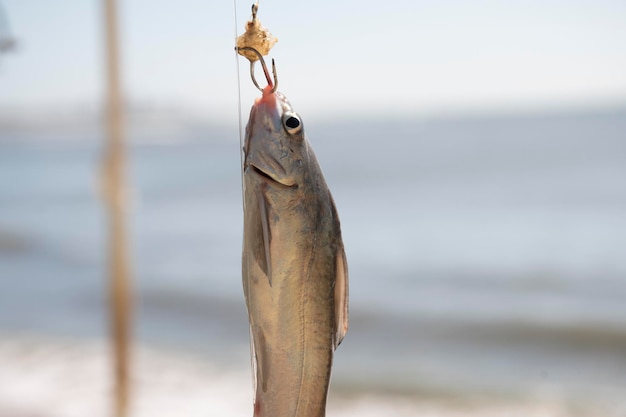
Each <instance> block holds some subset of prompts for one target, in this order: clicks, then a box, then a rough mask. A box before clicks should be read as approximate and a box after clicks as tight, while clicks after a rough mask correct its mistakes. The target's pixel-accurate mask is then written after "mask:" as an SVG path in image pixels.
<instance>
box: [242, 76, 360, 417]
mask: <svg viewBox="0 0 626 417" xmlns="http://www.w3.org/2000/svg"><path fill="white" fill-rule="evenodd" d="M271 87H272V86H271V85H269V86H268V87H266V88H265V89H264V90H263V94H262V97H259V98H257V99H256V100H255V103H254V105H253V106H252V109H251V111H250V118H249V120H248V124H247V126H246V133H245V142H244V146H243V148H244V149H243V151H244V155H243V167H242V168H243V203H244V233H243V235H244V238H243V259H242V276H243V288H244V295H245V299H246V306H247V310H248V318H249V322H250V342H251V356H252V369H253V371H252V372H253V380H254V391H255V395H254V417H323V416H325V414H326V398H327V394H328V388H329V383H330V376H331V367H332V362H333V355H334V352H335V349H336V348H337V346H338V345H339V344H340V343H341V341H342V340H343V338H344V336H345V334H346V332H347V330H348V265H347V261H346V255H345V250H344V245H343V241H342V236H341V226H340V222H339V216H338V214H337V209H336V207H335V203H334V201H333V198H332V195H331V193H330V191H329V189H328V186H327V184H326V181H325V179H324V176H323V174H322V170H321V168H320V166H319V163H318V161H317V158H316V156H315V153H314V152H313V149H312V148H311V145H310V143H309V141H308V138H307V136H306V135H305V132H304V126H303V123H302V119H301V118H300V116H299V115H298V114H297V113H296V112H295V111H294V110H293V108H292V106H291V104H290V102H289V100H288V99H287V98H286V97H285V96H284V95H283V94H282V93H280V92H278V91H275V88H271Z"/></svg>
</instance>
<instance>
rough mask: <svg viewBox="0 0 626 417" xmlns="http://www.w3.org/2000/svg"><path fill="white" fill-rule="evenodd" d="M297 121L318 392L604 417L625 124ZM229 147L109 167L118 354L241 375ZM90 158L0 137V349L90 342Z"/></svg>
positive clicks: (228, 141)
mask: <svg viewBox="0 0 626 417" xmlns="http://www.w3.org/2000/svg"><path fill="white" fill-rule="evenodd" d="M304 122H305V128H306V130H307V133H308V135H309V139H310V141H311V143H312V146H313V148H314V149H315V151H316V153H317V157H318V159H319V161H320V164H321V166H322V169H323V171H324V173H325V176H326V180H327V182H328V184H329V187H330V188H331V190H332V192H333V195H334V198H335V202H336V205H337V209H338V211H339V215H340V218H341V222H342V229H343V238H344V243H345V246H346V253H347V257H348V264H349V272H350V314H351V315H350V330H349V332H348V334H347V336H346V338H345V340H344V342H343V343H342V345H341V346H340V347H339V349H338V351H337V355H336V358H335V364H334V368H333V383H332V386H331V394H332V395H340V394H341V393H343V394H345V395H357V394H359V393H361V394H362V393H375V394H380V395H402V396H405V397H408V398H411V399H420V398H432V397H437V398H439V397H443V398H447V399H460V398H466V397H472V396H473V397H476V396H480V397H481V398H500V399H501V398H516V399H520V398H522V399H525V400H526V401H529V402H532V401H536V400H537V399H542V398H546V397H548V398H551V399H555V401H557V400H558V401H561V402H563V403H564V404H574V405H572V407H574V406H576V407H580V406H589V404H594V406H595V407H599V408H597V409H596V410H602V412H603V413H604V415H611V414H610V413H611V412H615V413H617V412H621V411H623V410H624V409H625V408H626V401H624V398H623V392H624V389H625V388H626V303H625V302H624V300H625V299H626V252H625V251H626V112H624V111H621V110H620V111H605V112H587V113H582V112H579V113H558V114H535V115H519V116H512V115H509V116H499V117H495V116H494V117H480V118H479V117H474V118H439V119H437V118H430V119H428V118H417V119H410V118H409V119H400V118H398V119H396V120H376V121H373V120H357V119H355V120H347V121H341V122H332V123H331V122H329V123H320V124H318V125H311V126H309V125H308V124H307V121H306V119H304ZM237 132H238V130H237V127H236V126H233V127H232V129H228V128H227V129H218V128H213V127H207V128H203V129H199V128H195V129H187V130H183V131H180V132H177V133H175V134H172V135H169V136H163V135H158V136H151V135H149V134H144V135H140V134H135V135H131V144H130V145H129V147H128V155H127V156H128V163H129V176H128V177H129V181H128V187H127V190H126V195H127V198H128V203H129V204H128V206H129V210H128V213H127V221H128V236H129V239H130V242H131V255H132V257H131V261H132V268H131V269H132V275H133V288H134V293H135V296H136V303H137V304H136V307H137V308H136V314H135V317H134V323H135V324H134V329H135V334H136V340H137V343H138V344H141V345H143V346H152V347H162V348H167V349H173V350H174V351H177V352H187V353H189V352H194V354H197V355H200V356H201V357H202V358H204V359H205V360H207V361H210V362H211V363H214V364H217V365H218V366H220V367H222V368H223V369H225V370H228V369H230V370H232V369H235V370H242V369H247V368H248V367H249V357H248V356H249V353H248V329H247V328H248V323H247V317H246V312H245V303H244V300H243V292H242V286H241V273H240V271H241V267H240V263H241V245H242V242H241V236H242V206H241V177H240V175H241V174H240V154H239V138H238V133H237ZM102 152H103V147H102V137H101V136H100V135H99V134H96V133H93V132H91V133H89V132H87V133H80V134H76V133H74V134H71V135H69V134H62V133H61V134H60V133H57V134H54V135H53V134H51V133H50V132H43V131H42V132H29V133H28V134H26V133H23V132H21V133H18V132H1V133H0V335H3V336H2V337H3V339H4V340H9V339H11V340H13V339H15V340H22V339H24V338H29V337H46V338H50V339H52V340H57V339H58V338H76V339H77V340H85V341H92V340H103V339H105V338H106V337H107V335H108V327H107V322H106V302H107V293H106V288H107V287H106V264H107V250H106V248H107V240H106V239H107V236H108V235H107V218H106V212H105V210H104V209H103V207H102V200H101V198H100V193H99V182H100V173H101V168H100V167H101V157H102ZM245 388H247V387H245ZM335 393H340V394H335ZM581 404H582V405H581ZM616 410H618V411H616ZM620 410H621V411H620ZM572 415H573V414H572ZM615 415H617V414H615Z"/></svg>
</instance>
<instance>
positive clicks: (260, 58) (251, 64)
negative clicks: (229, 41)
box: [235, 46, 278, 93]
mask: <svg viewBox="0 0 626 417" xmlns="http://www.w3.org/2000/svg"><path fill="white" fill-rule="evenodd" d="M235 50H236V51H237V52H239V51H250V52H253V53H255V54H256V55H257V57H258V58H259V61H260V62H261V66H262V67H263V73H264V74H265V79H266V80H267V85H268V86H270V87H272V90H271V91H270V93H274V92H276V89H277V88H278V77H277V76H276V65H275V64H274V59H272V74H273V75H274V82H272V79H271V78H270V73H269V71H268V70H267V65H265V60H264V59H263V55H261V53H260V52H259V51H257V50H256V49H254V48H251V47H249V46H245V47H243V48H239V47H235ZM254 62H255V61H250V76H251V77H252V82H253V83H254V86H255V87H256V88H258V89H259V90H260V91H261V92H262V91H263V89H262V88H261V87H260V86H259V83H257V81H256V78H255V77H254Z"/></svg>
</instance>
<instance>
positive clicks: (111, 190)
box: [103, 0, 132, 417]
mask: <svg viewBox="0 0 626 417" xmlns="http://www.w3.org/2000/svg"><path fill="white" fill-rule="evenodd" d="M104 13H105V28H106V29H105V32H106V37H105V39H106V84H107V85H106V130H107V146H106V151H105V155H104V184H103V185H104V193H105V198H106V201H107V208H108V217H109V233H110V237H109V245H110V246H109V257H110V258H109V262H110V264H109V303H110V326H111V337H112V347H113V370H114V412H115V414H114V415H115V416H116V417H125V416H126V415H127V414H128V408H129V396H130V394H129V390H130V387H129V366H130V364H129V362H130V358H129V349H130V347H129V345H130V343H129V342H130V320H131V310H132V301H131V286H130V274H129V266H128V254H127V241H126V227H125V226H126V224H125V207H126V201H125V189H126V187H125V184H124V177H125V157H124V118H123V109H122V106H123V103H122V93H121V88H120V74H119V58H118V57H119V51H118V28H117V8H116V1H115V0H104Z"/></svg>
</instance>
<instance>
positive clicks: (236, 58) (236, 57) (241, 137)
mask: <svg viewBox="0 0 626 417" xmlns="http://www.w3.org/2000/svg"><path fill="white" fill-rule="evenodd" d="M233 7H234V11H235V28H234V33H235V45H237V36H238V35H237V0H233ZM235 66H236V68H237V98H238V100H237V119H238V128H239V162H240V165H239V166H240V176H241V202H242V207H243V211H244V213H245V212H246V200H245V199H244V193H245V189H244V183H243V158H244V155H243V120H242V117H241V76H240V74H239V53H238V52H237V50H236V49H235Z"/></svg>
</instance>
